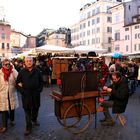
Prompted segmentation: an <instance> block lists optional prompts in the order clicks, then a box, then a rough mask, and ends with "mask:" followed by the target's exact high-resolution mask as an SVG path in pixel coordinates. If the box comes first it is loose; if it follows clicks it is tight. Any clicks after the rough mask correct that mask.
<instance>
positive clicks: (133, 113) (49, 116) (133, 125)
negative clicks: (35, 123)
mask: <svg viewBox="0 0 140 140" xmlns="http://www.w3.org/2000/svg"><path fill="white" fill-rule="evenodd" d="M53 89H56V87H55V86H53V87H51V88H44V90H43V92H42V96H41V101H42V103H41V108H40V112H39V121H40V126H39V127H34V128H33V131H32V134H31V135H30V136H24V134H23V133H24V129H25V120H24V111H23V109H22V104H21V97H20V95H19V101H20V107H19V108H18V109H17V110H16V114H15V116H16V118H15V122H16V125H15V126H14V127H11V126H10V125H9V126H8V131H7V132H6V133H4V134H0V140H140V109H139V107H140V87H138V88H137V91H136V93H135V94H134V95H132V96H131V97H130V99H129V102H128V106H127V109H126V112H125V113H124V116H125V117H126V119H127V123H126V125H125V126H124V127H123V126H121V124H120V123H119V122H117V123H116V124H115V126H113V127H111V126H110V127H109V126H101V125H100V123H99V119H101V118H102V117H103V115H102V113H98V114H97V128H96V129H95V128H94V117H93V121H92V123H91V124H90V126H89V127H88V129H87V130H86V131H85V132H83V133H81V134H78V135H75V134H72V133H71V132H69V131H68V130H67V129H65V128H64V127H63V126H61V125H60V124H59V123H58V121H57V119H56V117H55V115H54V100H53V99H52V98H51V97H50V96H49V94H50V93H51V91H52V90H53ZM0 126H1V115H0Z"/></svg>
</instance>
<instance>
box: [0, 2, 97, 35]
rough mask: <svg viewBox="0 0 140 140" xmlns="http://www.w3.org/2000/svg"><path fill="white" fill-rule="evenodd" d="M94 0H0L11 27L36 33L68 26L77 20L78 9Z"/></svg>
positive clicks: (27, 32)
mask: <svg viewBox="0 0 140 140" xmlns="http://www.w3.org/2000/svg"><path fill="white" fill-rule="evenodd" d="M91 1H94V0H0V7H1V6H4V13H5V19H6V20H7V21H8V22H9V23H10V25H11V27H12V29H15V30H16V31H21V32H23V33H26V34H31V35H37V34H39V33H40V32H41V31H42V30H43V29H44V28H49V29H58V28H59V27H69V26H70V25H73V24H75V23H77V22H78V21H79V18H80V17H79V10H80V8H81V7H83V6H84V5H85V4H86V3H88V2H91Z"/></svg>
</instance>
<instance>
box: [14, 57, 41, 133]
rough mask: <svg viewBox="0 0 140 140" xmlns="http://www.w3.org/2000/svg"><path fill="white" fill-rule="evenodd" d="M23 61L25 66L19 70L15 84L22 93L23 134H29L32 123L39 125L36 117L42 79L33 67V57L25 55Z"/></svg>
mask: <svg viewBox="0 0 140 140" xmlns="http://www.w3.org/2000/svg"><path fill="white" fill-rule="evenodd" d="M24 61H25V68H23V69H22V70H21V71H20V72H19V74H18V77H17V81H16V84H17V87H18V89H19V91H20V93H21V95H22V104H23V108H24V111H25V119H26V130H25V133H24V134H25V135H29V134H30V133H31V129H32V124H34V125H39V123H38V122H37V117H38V111H39V107H40V93H41V91H42V89H43V79H42V75H41V73H40V72H39V70H38V69H37V68H34V67H33V58H31V57H26V58H25V60H24Z"/></svg>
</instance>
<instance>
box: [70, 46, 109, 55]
mask: <svg viewBox="0 0 140 140" xmlns="http://www.w3.org/2000/svg"><path fill="white" fill-rule="evenodd" d="M72 50H74V51H75V52H77V53H88V52H91V51H93V52H96V53H105V52H107V49H101V48H95V47H93V46H84V45H81V46H77V47H74V48H72Z"/></svg>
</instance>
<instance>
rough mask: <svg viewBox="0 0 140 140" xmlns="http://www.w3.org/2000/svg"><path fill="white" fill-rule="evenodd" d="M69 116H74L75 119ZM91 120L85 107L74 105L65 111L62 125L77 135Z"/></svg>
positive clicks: (88, 110)
mask: <svg viewBox="0 0 140 140" xmlns="http://www.w3.org/2000/svg"><path fill="white" fill-rule="evenodd" d="M71 114H75V116H76V117H72V116H71ZM83 115H84V116H83ZM91 120H92V118H91V112H90V109H89V108H88V107H87V105H85V104H80V103H75V104H72V105H71V106H70V107H69V108H68V109H67V110H66V111H65V113H64V120H63V124H64V126H65V127H66V128H68V129H69V130H70V131H71V132H72V133H74V134H78V133H81V132H83V131H85V130H86V129H87V127H88V126H89V124H90V123H91Z"/></svg>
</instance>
